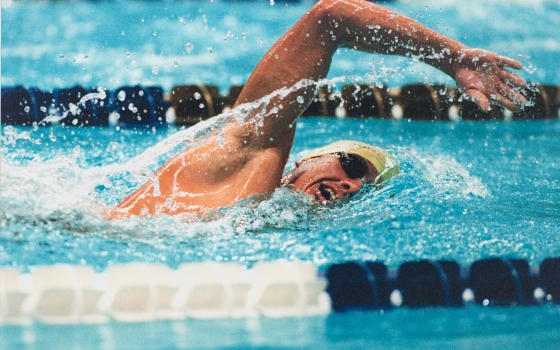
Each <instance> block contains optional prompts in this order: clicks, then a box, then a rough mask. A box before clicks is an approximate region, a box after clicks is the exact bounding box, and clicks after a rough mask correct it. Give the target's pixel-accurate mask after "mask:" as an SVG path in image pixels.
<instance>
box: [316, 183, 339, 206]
mask: <svg viewBox="0 0 560 350" xmlns="http://www.w3.org/2000/svg"><path fill="white" fill-rule="evenodd" d="M319 193H320V194H321V197H323V198H319V199H321V201H322V202H328V203H333V202H334V201H335V200H336V199H337V198H336V193H334V191H333V190H332V189H331V188H330V187H328V186H325V185H323V184H321V185H319Z"/></svg>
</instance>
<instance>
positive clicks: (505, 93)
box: [453, 48, 527, 112]
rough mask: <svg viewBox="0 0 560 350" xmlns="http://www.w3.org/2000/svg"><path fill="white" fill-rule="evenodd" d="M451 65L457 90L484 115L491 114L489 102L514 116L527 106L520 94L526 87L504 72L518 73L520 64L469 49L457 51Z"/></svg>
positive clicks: (515, 76) (521, 81) (489, 53)
mask: <svg viewBox="0 0 560 350" xmlns="http://www.w3.org/2000/svg"><path fill="white" fill-rule="evenodd" d="M453 61H454V62H453V71H454V74H455V81H456V82H457V86H458V87H459V89H460V90H461V91H462V92H463V93H465V94H466V95H467V96H468V97H469V98H470V99H472V100H473V101H474V102H476V104H477V105H478V106H479V107H480V109H482V110H483V111H485V112H488V111H490V109H491V108H490V100H493V101H495V102H497V103H499V104H500V105H502V106H503V107H505V108H507V109H509V110H511V111H513V112H516V111H518V110H520V109H521V107H522V106H523V105H524V104H525V103H527V99H526V98H525V97H524V96H523V95H522V94H521V93H520V89H523V88H525V87H526V86H527V83H526V82H525V80H523V79H521V78H520V77H518V76H517V75H515V74H513V73H512V72H510V71H508V70H506V68H513V69H521V68H522V67H523V65H522V64H521V63H520V62H518V61H516V60H513V59H511V58H507V57H503V56H499V55H497V54H495V53H493V52H490V51H486V50H481V49H470V48H462V49H460V50H458V51H456V52H455V55H454V60H453Z"/></svg>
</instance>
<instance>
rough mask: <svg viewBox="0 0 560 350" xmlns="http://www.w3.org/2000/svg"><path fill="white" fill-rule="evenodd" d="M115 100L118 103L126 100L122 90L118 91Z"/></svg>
mask: <svg viewBox="0 0 560 350" xmlns="http://www.w3.org/2000/svg"><path fill="white" fill-rule="evenodd" d="M117 99H118V100H119V101H121V102H122V101H124V100H125V99H126V92H124V91H123V90H121V91H119V93H118V94H117Z"/></svg>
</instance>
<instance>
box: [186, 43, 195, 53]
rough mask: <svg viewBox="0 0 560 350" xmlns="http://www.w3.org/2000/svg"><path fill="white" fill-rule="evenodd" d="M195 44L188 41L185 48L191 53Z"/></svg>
mask: <svg viewBox="0 0 560 350" xmlns="http://www.w3.org/2000/svg"><path fill="white" fill-rule="evenodd" d="M193 48H194V45H193V44H191V43H186V44H185V50H187V53H191V51H192V50H193Z"/></svg>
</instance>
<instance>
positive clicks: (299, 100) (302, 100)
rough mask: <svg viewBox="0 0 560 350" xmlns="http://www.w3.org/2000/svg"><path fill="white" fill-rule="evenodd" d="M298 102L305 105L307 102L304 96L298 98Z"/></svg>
mask: <svg viewBox="0 0 560 350" xmlns="http://www.w3.org/2000/svg"><path fill="white" fill-rule="evenodd" d="M296 100H297V101H298V103H303V102H304V101H305V100H304V99H303V96H298V97H297V98H296Z"/></svg>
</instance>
